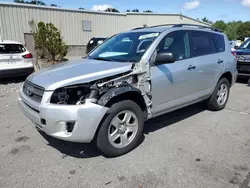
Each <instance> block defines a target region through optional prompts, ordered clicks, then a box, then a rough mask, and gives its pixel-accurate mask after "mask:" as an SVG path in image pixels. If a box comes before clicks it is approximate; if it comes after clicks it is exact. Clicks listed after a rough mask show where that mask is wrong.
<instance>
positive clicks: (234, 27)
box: [224, 21, 242, 40]
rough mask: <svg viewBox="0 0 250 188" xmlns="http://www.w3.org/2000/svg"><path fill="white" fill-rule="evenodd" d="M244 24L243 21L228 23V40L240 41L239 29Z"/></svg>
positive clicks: (226, 32) (226, 30)
mask: <svg viewBox="0 0 250 188" xmlns="http://www.w3.org/2000/svg"><path fill="white" fill-rule="evenodd" d="M241 24H242V22H241V21H238V22H235V21H233V22H228V23H227V27H226V29H225V31H224V32H225V34H226V35H227V37H228V39H229V40H237V39H239V35H238V33H237V32H238V29H239V26H240V25H241Z"/></svg>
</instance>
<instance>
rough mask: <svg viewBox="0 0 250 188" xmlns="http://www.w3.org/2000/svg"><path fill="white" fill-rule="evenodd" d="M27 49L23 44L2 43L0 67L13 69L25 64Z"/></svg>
mask: <svg viewBox="0 0 250 188" xmlns="http://www.w3.org/2000/svg"><path fill="white" fill-rule="evenodd" d="M24 52H26V49H25V47H24V46H23V45H21V44H0V69H12V68H16V67H19V66H22V65H24V64H25V63H24V58H23V57H22V55H24Z"/></svg>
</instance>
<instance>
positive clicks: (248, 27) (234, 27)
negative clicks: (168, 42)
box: [212, 20, 250, 40]
mask: <svg viewBox="0 0 250 188" xmlns="http://www.w3.org/2000/svg"><path fill="white" fill-rule="evenodd" d="M212 27H213V28H216V29H220V30H221V31H223V32H224V33H225V34H226V35H227V37H228V39H229V40H238V39H240V40H244V39H245V37H250V22H242V21H237V22H236V21H232V22H228V23H226V22H224V21H223V20H219V21H216V22H215V23H214V24H213V25H212Z"/></svg>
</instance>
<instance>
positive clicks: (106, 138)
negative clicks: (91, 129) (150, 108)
mask: <svg viewBox="0 0 250 188" xmlns="http://www.w3.org/2000/svg"><path fill="white" fill-rule="evenodd" d="M123 114H124V117H123ZM125 114H128V115H127V116H126V115H125ZM130 115H131V118H130V120H128V118H129V117H130ZM125 116H126V117H128V118H127V119H126V118H125ZM127 120H128V121H129V122H128V121H127ZM131 120H132V121H131ZM123 121H124V122H128V123H124V122H123ZM117 122H118V123H117ZM121 122H123V124H128V125H124V126H123V125H120V123H121ZM137 123H138V126H134V125H136V124H137ZM117 124H118V126H117ZM119 126H122V127H120V128H118V127H119ZM143 126H144V116H143V112H142V110H141V108H140V107H139V106H138V105H137V104H136V103H135V102H133V101H130V100H125V101H121V102H118V103H115V104H113V105H112V106H111V108H110V109H109V110H108V112H107V114H106V116H105V117H104V119H103V121H102V123H101V125H100V129H99V131H98V133H97V137H96V144H97V148H98V149H99V150H100V151H101V152H102V153H103V154H104V155H105V156H107V157H117V156H120V155H123V154H126V153H128V152H130V151H131V150H133V149H134V148H135V147H136V146H137V145H138V144H139V142H140V138H141V136H142V133H143ZM131 127H133V128H132V129H131ZM135 127H137V128H135ZM125 129H126V130H125ZM130 129H131V130H134V131H135V129H136V131H135V132H132V133H131V132H128V131H129V130H130ZM111 135H113V136H111ZM119 135H120V136H119ZM118 136H119V137H118ZM116 137H118V138H117V139H115V138H116ZM123 138H127V139H123ZM112 140H114V141H112ZM122 140H124V141H122ZM127 141H128V142H127ZM126 142H127V143H126ZM124 143H126V144H127V145H126V144H125V145H124Z"/></svg>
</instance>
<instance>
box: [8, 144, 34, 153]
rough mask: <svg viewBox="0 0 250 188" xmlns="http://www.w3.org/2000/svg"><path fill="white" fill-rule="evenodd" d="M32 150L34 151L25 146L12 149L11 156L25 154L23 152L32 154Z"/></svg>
mask: <svg viewBox="0 0 250 188" xmlns="http://www.w3.org/2000/svg"><path fill="white" fill-rule="evenodd" d="M31 150H32V149H31V147H29V146H26V145H23V146H20V147H15V148H12V149H11V151H10V154H11V155H17V154H19V153H23V152H30V151H31Z"/></svg>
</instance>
